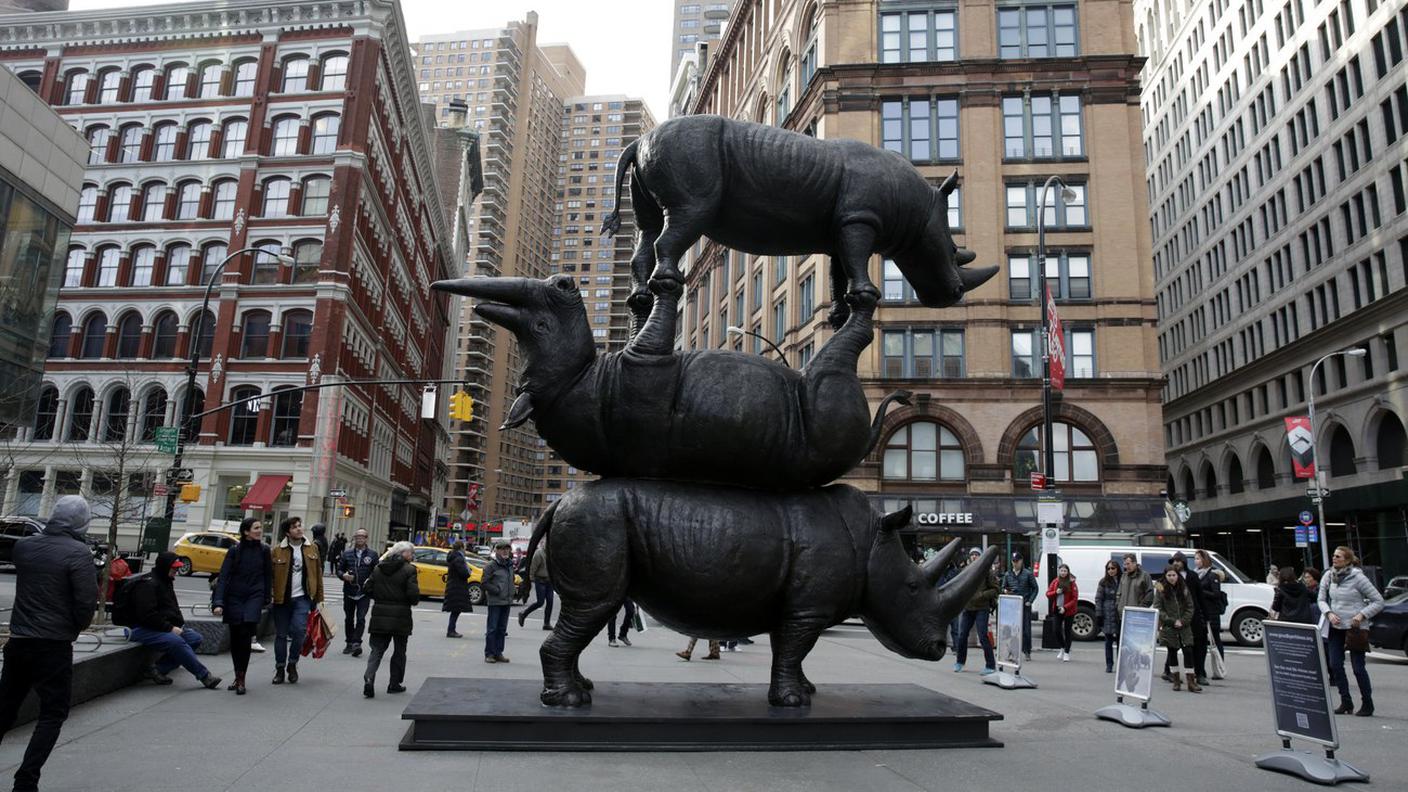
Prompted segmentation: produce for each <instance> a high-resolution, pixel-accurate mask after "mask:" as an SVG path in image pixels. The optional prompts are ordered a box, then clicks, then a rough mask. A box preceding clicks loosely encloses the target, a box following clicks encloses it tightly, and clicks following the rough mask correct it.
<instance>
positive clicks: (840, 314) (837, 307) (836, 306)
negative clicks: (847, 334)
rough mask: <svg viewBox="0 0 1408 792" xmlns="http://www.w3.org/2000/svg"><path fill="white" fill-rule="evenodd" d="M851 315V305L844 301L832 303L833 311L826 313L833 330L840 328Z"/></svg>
mask: <svg viewBox="0 0 1408 792" xmlns="http://www.w3.org/2000/svg"><path fill="white" fill-rule="evenodd" d="M850 316H851V309H850V306H848V305H846V304H845V303H843V302H837V303H833V304H832V306H831V311H830V312H829V313H828V314H827V315H826V321H827V323H829V324H830V325H831V329H832V330H840V329H841V326H842V325H844V324H845V323H846V320H847V319H849V318H850Z"/></svg>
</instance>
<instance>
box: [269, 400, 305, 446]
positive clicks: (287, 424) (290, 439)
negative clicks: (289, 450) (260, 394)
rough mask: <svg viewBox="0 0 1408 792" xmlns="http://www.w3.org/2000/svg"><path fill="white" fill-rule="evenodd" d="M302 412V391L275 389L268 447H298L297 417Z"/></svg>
mask: <svg viewBox="0 0 1408 792" xmlns="http://www.w3.org/2000/svg"><path fill="white" fill-rule="evenodd" d="M302 411H303V391H298V390H293V389H288V388H285V389H277V390H275V391H274V416H273V418H274V420H273V421H272V426H271V427H270V432H269V445H271V446H296V445H298V417H299V413H301V412H302Z"/></svg>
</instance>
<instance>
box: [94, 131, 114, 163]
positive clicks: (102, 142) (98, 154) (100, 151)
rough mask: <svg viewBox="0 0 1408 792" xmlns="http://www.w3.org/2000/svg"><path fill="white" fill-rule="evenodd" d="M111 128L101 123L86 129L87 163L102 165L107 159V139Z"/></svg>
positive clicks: (110, 133) (110, 136) (109, 137)
mask: <svg viewBox="0 0 1408 792" xmlns="http://www.w3.org/2000/svg"><path fill="white" fill-rule="evenodd" d="M110 140H112V130H111V129H108V128H107V127H105V126H102V125H101V124H100V125H98V126H95V127H90V128H89V129H88V164H89V165H102V164H103V163H105V162H107V161H108V141H110Z"/></svg>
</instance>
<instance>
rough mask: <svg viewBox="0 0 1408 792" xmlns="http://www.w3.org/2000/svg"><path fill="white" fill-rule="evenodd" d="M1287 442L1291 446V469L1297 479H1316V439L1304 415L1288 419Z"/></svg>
mask: <svg viewBox="0 0 1408 792" xmlns="http://www.w3.org/2000/svg"><path fill="white" fill-rule="evenodd" d="M1286 442H1287V443H1289V444H1290V446H1291V467H1292V468H1293V469H1294V470H1295V474H1296V478H1298V479H1308V478H1315V438H1314V436H1313V435H1311V433H1310V419H1309V418H1307V417H1305V416H1304V415H1301V416H1296V417H1294V418H1287V419H1286Z"/></svg>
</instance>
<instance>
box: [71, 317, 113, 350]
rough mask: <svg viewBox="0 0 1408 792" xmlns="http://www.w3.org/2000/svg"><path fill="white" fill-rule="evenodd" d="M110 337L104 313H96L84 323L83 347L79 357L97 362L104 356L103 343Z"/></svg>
mask: <svg viewBox="0 0 1408 792" xmlns="http://www.w3.org/2000/svg"><path fill="white" fill-rule="evenodd" d="M107 336H108V318H107V317H106V316H104V315H103V312H102V311H95V312H94V313H92V314H91V315H89V317H88V318H87V319H86V320H84V322H83V346H82V348H81V349H80V350H79V355H78V356H79V357H81V358H85V359H87V360H96V359H98V358H100V357H102V356H103V343H104V342H105V341H106V340H107Z"/></svg>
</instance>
